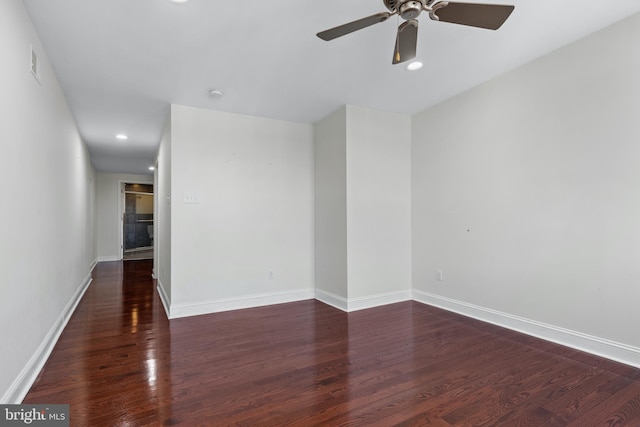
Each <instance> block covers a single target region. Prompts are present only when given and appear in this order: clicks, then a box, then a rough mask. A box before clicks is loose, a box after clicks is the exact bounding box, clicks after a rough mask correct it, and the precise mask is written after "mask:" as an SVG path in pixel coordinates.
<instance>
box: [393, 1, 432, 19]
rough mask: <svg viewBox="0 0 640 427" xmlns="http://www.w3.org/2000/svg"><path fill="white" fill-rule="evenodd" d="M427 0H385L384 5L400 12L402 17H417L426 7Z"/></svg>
mask: <svg viewBox="0 0 640 427" xmlns="http://www.w3.org/2000/svg"><path fill="white" fill-rule="evenodd" d="M426 3H427V2H426V0H384V5H385V6H386V7H387V9H389V10H390V11H392V12H396V11H397V12H398V15H400V16H401V17H402V19H415V18H417V17H418V15H420V12H422V11H423V9H424V8H425V7H426Z"/></svg>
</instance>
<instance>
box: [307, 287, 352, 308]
mask: <svg viewBox="0 0 640 427" xmlns="http://www.w3.org/2000/svg"><path fill="white" fill-rule="evenodd" d="M314 294H315V295H314V297H315V299H317V300H318V301H320V302H323V303H325V304H327V305H330V306H331V307H335V308H337V309H338V310H342V311H349V303H348V301H347V299H346V298H343V297H341V296H339V295H336V294H333V293H331V292H327V291H323V290H322V289H316V290H315V292H314Z"/></svg>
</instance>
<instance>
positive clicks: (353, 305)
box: [347, 291, 412, 312]
mask: <svg viewBox="0 0 640 427" xmlns="http://www.w3.org/2000/svg"><path fill="white" fill-rule="evenodd" d="M411 298H412V294H411V291H394V292H384V293H381V294H376V295H369V296H366V297H359V298H349V300H348V310H347V311H349V312H351V311H357V310H366V309H367V308H373V307H380V306H382V305H387V304H395V303H397V302H403V301H411Z"/></svg>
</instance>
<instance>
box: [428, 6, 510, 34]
mask: <svg viewBox="0 0 640 427" xmlns="http://www.w3.org/2000/svg"><path fill="white" fill-rule="evenodd" d="M438 6H439V7H438ZM513 9H514V6H511V5H502V4H479V3H456V2H446V1H444V2H441V3H436V4H435V5H433V12H431V13H430V16H431V19H433V20H435V21H442V22H450V23H452V24H460V25H468V26H470V27H478V28H486V29H489V30H497V29H498V28H500V27H501V26H502V24H504V21H506V20H507V18H508V17H509V15H511V12H513ZM434 15H435V18H434Z"/></svg>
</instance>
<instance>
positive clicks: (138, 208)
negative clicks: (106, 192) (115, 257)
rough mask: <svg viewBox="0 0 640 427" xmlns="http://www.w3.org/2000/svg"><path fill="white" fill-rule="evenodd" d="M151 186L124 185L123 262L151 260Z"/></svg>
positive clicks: (152, 235) (152, 234)
mask: <svg viewBox="0 0 640 427" xmlns="http://www.w3.org/2000/svg"><path fill="white" fill-rule="evenodd" d="M153 207H154V203H153V185H152V184H124V214H123V216H122V227H123V229H122V245H123V256H122V259H123V260H125V261H126V260H132V259H152V258H153V237H154V227H153Z"/></svg>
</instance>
